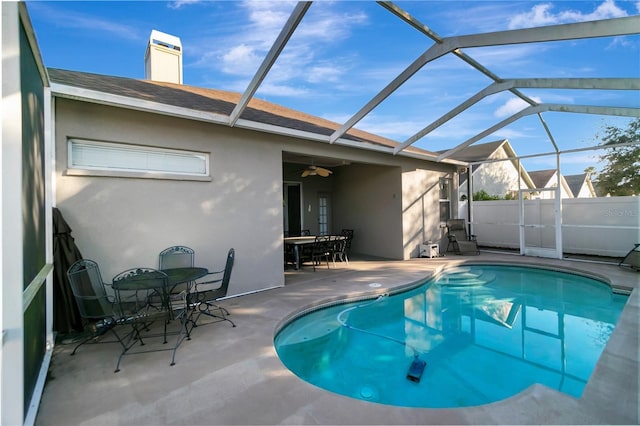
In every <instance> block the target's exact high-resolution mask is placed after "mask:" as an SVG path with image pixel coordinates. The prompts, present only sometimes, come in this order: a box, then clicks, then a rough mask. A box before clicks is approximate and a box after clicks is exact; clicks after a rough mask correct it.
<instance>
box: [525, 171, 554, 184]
mask: <svg viewBox="0 0 640 426" xmlns="http://www.w3.org/2000/svg"><path fill="white" fill-rule="evenodd" d="M555 174H556V170H555V169H549V170H536V171H534V172H529V176H530V177H531V180H532V181H533V183H534V185H535V186H536V188H544V187H545V186H546V185H547V183H548V182H549V180H550V179H551V178H552V177H553V176H554V175H555Z"/></svg>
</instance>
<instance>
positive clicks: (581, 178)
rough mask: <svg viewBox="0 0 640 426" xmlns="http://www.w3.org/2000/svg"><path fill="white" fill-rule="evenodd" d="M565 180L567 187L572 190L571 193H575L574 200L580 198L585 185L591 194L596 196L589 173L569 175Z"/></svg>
mask: <svg viewBox="0 0 640 426" xmlns="http://www.w3.org/2000/svg"><path fill="white" fill-rule="evenodd" d="M564 179H565V180H566V181H567V185H569V188H571V192H572V193H573V196H574V198H575V197H578V195H579V194H580V192H581V190H582V188H583V187H584V186H585V185H586V186H587V188H588V190H589V192H590V193H591V196H593V197H595V196H596V193H595V188H594V187H593V184H591V185H589V184H590V183H591V179H590V178H589V174H588V173H581V174H579V175H568V176H565V177H564Z"/></svg>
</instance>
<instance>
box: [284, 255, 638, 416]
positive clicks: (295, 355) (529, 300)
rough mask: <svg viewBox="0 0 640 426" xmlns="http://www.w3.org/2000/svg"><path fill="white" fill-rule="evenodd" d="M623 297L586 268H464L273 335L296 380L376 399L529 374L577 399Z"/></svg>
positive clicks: (428, 402)
mask: <svg viewBox="0 0 640 426" xmlns="http://www.w3.org/2000/svg"><path fill="white" fill-rule="evenodd" d="M626 300H627V296H624V295H620V294H615V293H613V292H612V291H611V288H610V287H609V286H608V285H606V284H605V283H602V282H600V281H597V280H594V279H592V278H587V277H584V276H579V275H574V274H568V273H564V272H558V271H551V270H544V269H538V268H528V267H513V266H491V265H481V266H470V267H464V268H456V269H452V270H447V271H445V272H444V273H441V274H439V275H438V276H437V277H434V278H433V279H431V280H429V281H426V282H425V283H424V284H423V285H420V286H419V287H417V288H414V289H413V290H410V291H407V292H404V293H399V294H394V295H390V296H389V295H384V296H378V297H377V298H371V299H368V300H360V301H357V302H350V303H333V304H332V305H331V306H326V307H323V308H319V309H317V310H314V311H312V312H310V313H307V314H305V315H302V316H299V317H298V318H296V319H294V320H293V321H291V322H289V323H288V324H286V325H285V326H284V327H282V328H281V329H280V330H279V331H278V332H277V334H276V337H275V340H274V343H275V347H276V350H277V353H278V356H279V357H280V359H281V360H282V362H283V363H284V365H286V366H287V368H289V369H290V370H291V371H292V372H293V373H295V374H296V375H297V376H298V377H300V378H301V379H303V380H305V381H307V382H309V383H312V384H314V385H316V386H319V387H321V388H323V389H326V390H329V391H332V392H335V393H338V394H341V395H346V396H349V397H352V398H357V399H361V400H366V401H372V402H377V403H381V404H389V405H395V406H406V407H428V408H438V407H466V406H473V405H480V404H487V403H490V402H494V401H498V400H501V399H504V398H508V397H510V396H513V395H515V394H517V393H518V392H520V391H522V390H524V389H526V388H527V387H529V386H530V385H532V384H534V383H540V384H543V385H545V386H548V387H551V388H553V389H556V390H559V391H561V392H564V393H567V394H569V395H572V396H574V397H580V395H581V394H582V391H583V389H584V387H585V385H586V383H587V381H588V380H589V377H590V376H591V373H592V371H593V369H594V367H595V364H596V362H597V361H598V358H599V357H600V354H601V353H602V350H603V348H604V346H605V345H606V343H607V341H608V339H609V336H610V335H611V333H612V331H613V328H614V327H615V324H616V323H617V321H618V317H619V316H620V313H621V312H622V309H623V307H624V304H625V303H626ZM414 360H417V361H420V362H421V361H426V367H425V368H424V370H423V371H422V374H421V376H419V381H417V382H416V381H411V380H408V379H407V373H408V372H409V368H410V366H411V365H412V363H413V362H414Z"/></svg>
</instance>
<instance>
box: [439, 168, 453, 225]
mask: <svg viewBox="0 0 640 426" xmlns="http://www.w3.org/2000/svg"><path fill="white" fill-rule="evenodd" d="M443 185H446V186H447V188H446V198H441V196H442V187H443ZM452 190H453V179H451V178H448V177H441V178H439V179H438V214H439V216H440V223H446V220H444V221H443V220H442V219H443V217H442V204H443V203H446V204H447V205H448V206H449V207H448V210H449V217H448V218H447V219H451V217H452V214H453V213H452V211H451V207H452V206H451V195H452V193H453V191H452Z"/></svg>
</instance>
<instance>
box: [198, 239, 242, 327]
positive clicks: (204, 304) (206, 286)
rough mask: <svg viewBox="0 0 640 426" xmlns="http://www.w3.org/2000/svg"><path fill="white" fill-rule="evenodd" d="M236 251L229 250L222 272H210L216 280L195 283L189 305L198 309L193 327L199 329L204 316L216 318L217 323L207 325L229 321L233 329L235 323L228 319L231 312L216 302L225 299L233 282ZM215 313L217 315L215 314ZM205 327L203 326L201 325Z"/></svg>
mask: <svg viewBox="0 0 640 426" xmlns="http://www.w3.org/2000/svg"><path fill="white" fill-rule="evenodd" d="M235 255H236V252H235V249H233V248H231V249H229V251H228V253H227V261H226V263H225V267H224V269H222V270H220V271H214V272H209V274H208V275H211V276H214V277H216V278H215V279H207V278H206V277H205V281H197V282H196V283H195V287H194V291H193V292H192V293H190V294H189V300H190V301H189V304H190V305H194V306H196V308H197V316H196V317H195V320H193V321H192V322H193V326H194V327H197V326H198V325H199V324H198V320H199V319H200V317H201V316H202V315H206V316H209V317H211V318H215V321H210V322H208V323H206V324H210V323H215V322H220V321H229V323H231V325H232V326H233V327H235V326H236V325H235V323H234V322H233V321H231V320H230V319H229V318H227V316H228V315H230V314H229V311H228V310H227V309H226V308H224V307H222V306H219V305H217V304H215V301H216V300H218V299H220V298H222V297H225V296H226V295H227V291H228V290H229V281H230V280H231V271H232V270H233V264H234V261H235ZM214 312H215V313H214ZM200 325H203V324H200Z"/></svg>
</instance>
